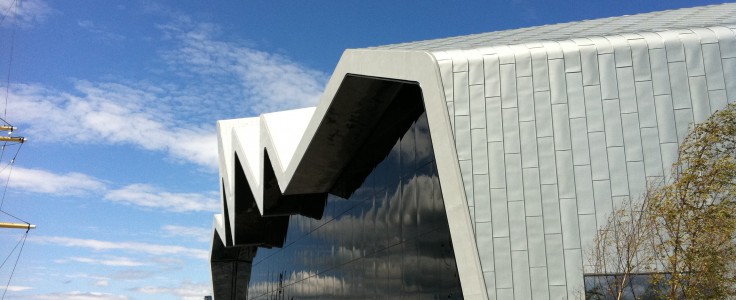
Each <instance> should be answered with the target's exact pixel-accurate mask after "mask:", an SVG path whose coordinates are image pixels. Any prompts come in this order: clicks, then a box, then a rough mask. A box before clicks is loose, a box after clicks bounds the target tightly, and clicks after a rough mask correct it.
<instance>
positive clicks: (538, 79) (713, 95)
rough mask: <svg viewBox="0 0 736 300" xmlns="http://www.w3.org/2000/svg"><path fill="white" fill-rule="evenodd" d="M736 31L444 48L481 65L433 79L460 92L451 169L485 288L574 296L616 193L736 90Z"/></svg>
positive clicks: (652, 168)
mask: <svg viewBox="0 0 736 300" xmlns="http://www.w3.org/2000/svg"><path fill="white" fill-rule="evenodd" d="M729 7H731V6H729ZM734 8H736V6H734ZM734 40H736V35H735V34H734V33H733V29H731V28H727V27H712V28H694V29H692V30H690V29H687V30H684V29H678V30H670V31H666V30H665V31H652V32H641V33H632V34H620V35H608V36H592V37H590V38H582V39H574V40H573V39H570V40H560V41H555V42H541V43H522V44H516V45H512V46H500V45H490V46H489V47H486V48H482V49H481V50H478V51H470V50H463V51H448V52H443V53H444V55H448V54H449V55H459V56H465V57H466V58H465V60H467V61H470V62H471V63H470V69H471V70H480V68H474V67H473V63H472V62H473V61H477V62H482V65H483V67H482V71H483V74H482V78H483V80H482V81H481V80H480V79H477V80H476V79H473V80H471V81H472V83H471V82H468V84H469V86H467V87H465V86H458V84H457V82H458V79H456V78H443V79H442V80H443V82H454V83H456V84H454V85H453V89H460V90H461V91H460V92H459V93H458V92H454V91H453V92H447V93H446V94H447V95H453V94H454V95H460V97H463V99H460V100H459V103H464V102H465V101H469V102H470V103H469V105H468V106H467V107H469V108H470V112H468V114H469V115H470V123H471V125H470V128H472V132H471V134H467V133H466V132H465V130H466V129H464V128H465V127H467V125H465V122H467V121H466V120H464V119H463V118H464V116H463V114H465V112H464V111H463V110H460V111H459V112H458V110H457V109H456V110H455V112H454V115H451V116H450V119H454V120H455V122H456V124H461V126H462V128H460V127H458V126H459V125H456V127H455V128H456V129H455V138H456V141H455V143H456V145H459V147H460V146H462V148H458V149H457V152H458V154H459V155H461V156H462V157H460V160H461V161H460V166H461V169H464V168H471V167H472V172H466V171H465V170H463V176H467V178H466V177H463V182H464V183H465V184H473V185H476V186H475V188H473V189H466V190H467V191H468V192H467V193H468V194H467V195H466V197H467V198H468V199H472V202H473V203H475V206H473V207H469V209H470V213H471V214H473V215H474V220H475V222H478V224H477V225H476V228H483V230H478V231H477V232H476V236H477V238H478V239H479V241H480V240H482V241H483V243H482V244H483V249H480V248H479V249H478V251H479V255H480V257H481V258H482V259H481V264H488V263H489V262H490V261H493V262H494V267H493V268H491V267H489V266H485V265H484V266H483V271H484V272H491V270H492V271H493V276H486V278H485V280H486V287H493V288H494V290H488V293H489V298H490V299H494V298H495V299H501V298H503V297H505V296H509V295H513V298H514V299H526V298H527V297H531V296H532V295H533V296H534V297H535V299H536V298H542V299H545V298H555V297H556V296H557V295H560V294H561V293H562V294H564V295H566V296H569V297H579V296H580V295H579V294H577V293H580V291H582V290H583V289H582V284H583V283H582V276H583V274H582V271H581V270H583V261H585V259H586V258H585V257H584V253H586V250H587V248H589V247H590V244H591V243H592V239H593V237H594V236H595V232H596V231H595V230H596V228H598V226H601V225H603V224H604V223H605V222H606V221H607V218H608V215H609V214H610V213H611V212H612V211H613V209H614V207H615V205H616V204H617V203H619V202H620V201H623V200H622V199H636V198H638V197H641V195H643V193H644V192H645V190H646V183H647V180H649V179H650V178H656V177H661V176H666V174H667V173H668V172H669V169H670V168H671V164H672V163H673V162H674V160H675V159H676V154H677V148H678V147H677V144H678V143H679V142H681V141H682V139H683V138H684V135H685V134H686V133H687V130H688V128H690V126H692V123H693V122H702V121H703V120H705V119H706V118H707V117H708V116H709V115H710V114H711V113H712V112H714V111H715V110H717V109H719V108H722V107H723V106H725V105H726V104H727V103H729V102H733V101H736V100H734V99H733V98H736V85H735V84H733V82H736V43H734ZM479 53H480V55H481V57H480V58H478V54H479ZM448 59H450V60H452V61H453V62H455V61H464V60H463V59H461V58H448ZM464 70H465V69H464V68H456V69H455V72H453V73H448V72H442V73H441V75H442V76H466V75H465V74H466V73H464ZM458 71H460V72H458ZM473 77H474V78H480V77H481V75H480V74H475V75H473ZM459 81H460V82H465V81H467V80H466V79H464V78H461V79H459ZM481 83H482V84H481ZM481 87H482V88H481ZM465 90H470V91H471V92H470V93H469V94H467V95H466V93H465ZM476 90H477V92H474V91H476ZM481 90H482V91H483V92H482V93H481V92H480V91H481ZM466 96H468V98H467V99H466V98H464V97H466ZM446 101H447V102H448V103H458V100H457V99H454V98H447V99H446ZM463 105H465V104H463ZM481 109H484V110H485V111H482V112H479V111H478V110H481ZM475 116H477V117H475ZM458 121H460V122H459V123H458ZM482 126H485V128H484V127H482ZM464 139H465V141H463V140H464ZM468 149H469V150H470V153H469V154H470V155H471V156H472V158H471V159H472V160H473V161H472V163H470V162H467V163H464V160H465V159H466V158H465V157H466V154H465V153H466V151H468ZM464 165H465V166H467V167H463V166H464ZM465 174H468V175H465ZM471 174H472V175H471ZM479 180H480V181H479ZM486 180H488V181H486ZM485 191H489V192H488V193H487V195H486V192H485ZM479 192H480V193H479ZM484 197H488V198H489V199H485V200H484V199H483V198H484ZM470 201H471V200H469V202H470ZM489 209H490V211H489ZM481 224H482V225H481ZM486 235H487V236H486ZM480 244H481V243H479V245H480ZM479 247H480V246H479ZM489 247H491V248H492V250H491V249H489ZM539 249H542V250H541V252H540V250H539ZM490 256H493V259H492V260H491V258H490ZM509 260H510V261H509ZM508 276H511V278H513V280H510V279H509V277H508ZM536 279H539V280H543V282H545V285H544V286H540V284H539V283H538V282H537V281H536ZM526 280H532V281H533V282H534V283H533V284H531V285H529V283H527V282H526ZM491 281H493V282H491ZM517 284H522V286H517ZM509 289H510V290H509Z"/></svg>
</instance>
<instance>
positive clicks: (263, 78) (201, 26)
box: [161, 17, 327, 115]
mask: <svg viewBox="0 0 736 300" xmlns="http://www.w3.org/2000/svg"><path fill="white" fill-rule="evenodd" d="M161 29H162V30H163V31H164V33H165V35H166V36H167V37H168V38H170V39H171V40H172V41H174V42H176V43H178V44H177V47H175V48H174V49H171V50H169V51H166V52H164V54H163V57H164V59H166V60H167V61H168V63H169V67H170V68H171V69H172V70H173V71H175V72H177V73H178V74H182V75H186V76H197V78H199V79H201V80H204V81H205V82H204V84H207V83H208V82H212V83H219V84H224V85H234V86H237V87H239V89H241V93H242V95H243V96H244V98H245V99H247V100H246V103H247V107H248V109H249V111H250V113H251V114H256V115H257V114H260V113H264V112H273V111H278V110H285V109H292V108H301V107H307V106H313V105H315V104H316V103H317V101H318V100H319V96H320V95H321V94H322V91H323V89H324V86H325V83H326V82H327V76H326V75H325V74H324V73H322V72H319V71H316V70H313V69H311V68H309V67H306V66H304V65H301V64H299V63H297V62H294V61H293V60H291V59H290V58H288V57H286V56H283V55H279V54H275V53H269V52H266V51H261V50H257V49H254V48H253V47H248V46H246V45H245V44H244V43H237V42H227V41H222V40H220V39H219V37H220V36H219V31H220V29H219V27H218V26H217V25H214V24H209V23H194V22H192V21H191V20H189V18H187V17H179V18H178V19H177V20H176V22H172V23H170V24H167V25H164V26H161Z"/></svg>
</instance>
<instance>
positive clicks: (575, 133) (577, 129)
mask: <svg viewBox="0 0 736 300" xmlns="http://www.w3.org/2000/svg"><path fill="white" fill-rule="evenodd" d="M570 136H571V137H572V158H573V164H575V165H587V164H590V153H589V152H588V150H589V147H588V128H587V126H586V125H585V118H578V119H570Z"/></svg>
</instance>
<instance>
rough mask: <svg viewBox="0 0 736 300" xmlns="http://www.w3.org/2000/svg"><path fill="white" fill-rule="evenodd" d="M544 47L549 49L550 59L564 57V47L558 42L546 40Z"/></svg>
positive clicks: (548, 55)
mask: <svg viewBox="0 0 736 300" xmlns="http://www.w3.org/2000/svg"><path fill="white" fill-rule="evenodd" d="M542 45H543V46H544V49H545V50H547V57H548V58H549V59H560V58H562V57H563V56H562V48H560V44H558V43H557V42H544V43H542Z"/></svg>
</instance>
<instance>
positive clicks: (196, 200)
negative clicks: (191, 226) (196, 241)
mask: <svg viewBox="0 0 736 300" xmlns="http://www.w3.org/2000/svg"><path fill="white" fill-rule="evenodd" d="M216 198H217V197H216V196H215V195H214V194H213V195H204V194H200V193H171V192H166V191H161V190H158V189H157V188H155V187H153V186H150V185H147V184H131V185H128V186H125V187H123V188H121V189H117V190H113V191H110V192H108V193H107V194H106V195H105V199H106V200H109V201H113V202H119V203H124V204H132V205H136V206H140V207H147V208H160V209H164V210H167V211H174V212H185V211H212V212H216V211H219V209H220V204H219V202H218V201H217V200H215V199H216Z"/></svg>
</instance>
